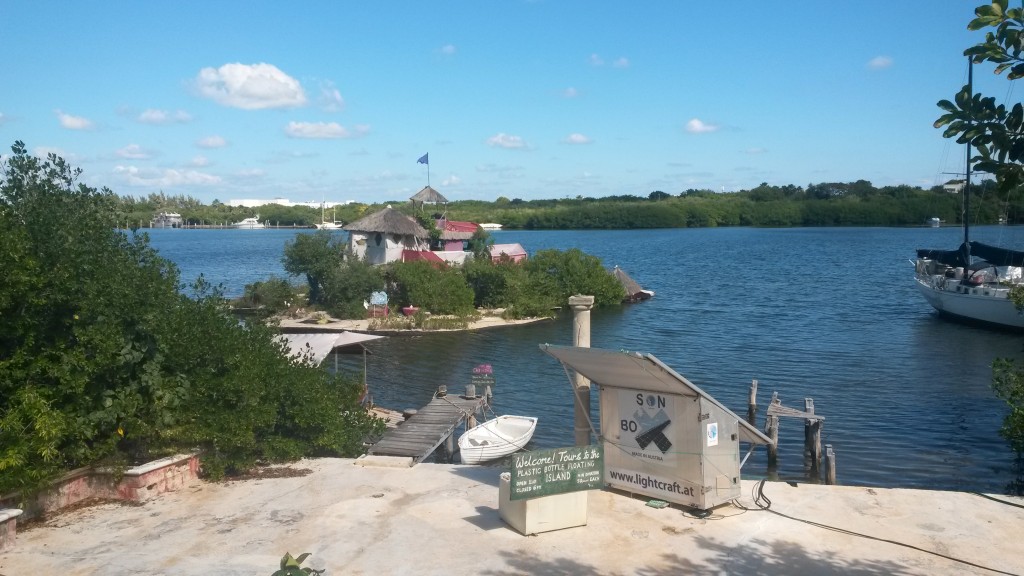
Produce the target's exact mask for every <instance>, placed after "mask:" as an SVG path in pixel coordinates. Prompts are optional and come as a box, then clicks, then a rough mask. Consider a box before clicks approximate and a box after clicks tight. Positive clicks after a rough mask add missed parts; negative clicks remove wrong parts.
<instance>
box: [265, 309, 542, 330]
mask: <svg viewBox="0 0 1024 576" xmlns="http://www.w3.org/2000/svg"><path fill="white" fill-rule="evenodd" d="M549 320H551V318H524V319H520V320H506V319H504V318H502V317H501V316H499V315H493V314H484V315H482V316H480V318H479V319H477V320H475V321H473V322H470V324H469V326H468V327H467V328H465V330H487V329H491V328H502V327H507V326H521V325H523V324H533V323H535V322H547V321H549ZM370 322H371V320H370V319H368V318H363V319H359V320H339V319H337V318H329V319H328V320H327V321H326V322H315V321H312V320H311V319H310V318H301V319H291V318H286V319H283V320H281V321H280V323H279V324H278V326H279V327H280V329H281V331H283V332H341V331H349V332H372V333H374V334H402V333H409V334H416V333H422V332H442V330H427V331H425V330H417V329H409V330H390V329H384V330H371V329H370Z"/></svg>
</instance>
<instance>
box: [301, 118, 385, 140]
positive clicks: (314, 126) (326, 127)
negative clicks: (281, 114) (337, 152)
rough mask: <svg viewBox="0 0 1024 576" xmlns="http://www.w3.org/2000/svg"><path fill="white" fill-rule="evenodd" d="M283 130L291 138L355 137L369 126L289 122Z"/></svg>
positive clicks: (362, 133)
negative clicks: (350, 126)
mask: <svg viewBox="0 0 1024 576" xmlns="http://www.w3.org/2000/svg"><path fill="white" fill-rule="evenodd" d="M284 131H285V134H288V135H289V136H291V137H292V138H321V139H328V138H356V137H359V136H363V135H364V134H366V133H367V132H369V127H368V126H356V127H355V128H354V129H353V130H349V129H347V128H345V127H344V126H342V125H341V124H338V123H337V122H289V123H288V126H286V127H285V129H284Z"/></svg>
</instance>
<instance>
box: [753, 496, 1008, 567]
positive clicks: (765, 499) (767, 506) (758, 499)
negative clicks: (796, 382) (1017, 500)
mask: <svg viewBox="0 0 1024 576" xmlns="http://www.w3.org/2000/svg"><path fill="white" fill-rule="evenodd" d="M764 483H765V480H763V479H762V480H759V481H758V482H757V484H755V485H754V489H753V496H754V504H756V505H757V507H758V508H760V509H761V510H764V511H765V512H771V513H772V514H775V515H777V516H782V517H783V518H787V519H789V520H794V521H796V522H803V523H804V524H808V525H811V526H815V527H817V528H822V529H824V530H831V531H833V532H839V533H840V534H847V535H849V536H857V537H860V538H866V539H868V540H874V541H876V542H885V543H887V544H895V545H896V546H903V547H904V548H910V549H911V550H917V551H918V552H924V553H925V554H931V555H932V556H938V557H939V558H945V559H946V560H952V561H953V562H959V563H961V564H966V565H968V566H972V567H974V568H981V569H982V570H988V571H990V572H995V573H997V574H1007V575H1008V576H1020V575H1019V574H1015V573H1013V572H1006V571H1004V570H999V569H996V568H989V567H988V566H982V565H981V564H975V563H974V562H970V561H967V560H963V559H961V558H956V557H953V556H947V555H946V554H942V553H940V552H935V551H932V550H927V549H925V548H920V547H918V546H914V545H913V544H906V543H904V542H897V541H896V540H889V539H887V538H879V537H877V536H871V535H868V534H861V533H860V532H854V531H852V530H846V529H845V528H837V527H835V526H829V525H828V524H821V523H820V522H813V521H811V520H804V519H802V518H796V517H793V516H789V515H788V514H783V513H782V512H779V511H777V510H771V509H770V508H771V505H772V501H771V500H769V499H768V497H767V496H765V495H764ZM982 496H984V495H983V494H982ZM762 502H765V503H766V504H762ZM999 502H1002V500H999ZM1006 504H1009V505H1011V506H1017V504H1013V503H1011V502H1006Z"/></svg>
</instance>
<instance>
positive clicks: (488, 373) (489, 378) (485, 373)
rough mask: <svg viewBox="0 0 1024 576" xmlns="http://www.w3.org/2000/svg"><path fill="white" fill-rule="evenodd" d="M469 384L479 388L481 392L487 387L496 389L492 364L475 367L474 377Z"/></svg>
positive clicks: (471, 377)
mask: <svg viewBox="0 0 1024 576" xmlns="http://www.w3.org/2000/svg"><path fill="white" fill-rule="evenodd" d="M469 383H470V384H472V385H474V386H477V387H478V388H480V389H481V390H483V389H484V388H486V387H487V386H491V387H492V388H493V387H494V383H495V382H494V367H492V366H491V365H490V364H478V365H476V366H474V367H473V375H472V376H470V379H469Z"/></svg>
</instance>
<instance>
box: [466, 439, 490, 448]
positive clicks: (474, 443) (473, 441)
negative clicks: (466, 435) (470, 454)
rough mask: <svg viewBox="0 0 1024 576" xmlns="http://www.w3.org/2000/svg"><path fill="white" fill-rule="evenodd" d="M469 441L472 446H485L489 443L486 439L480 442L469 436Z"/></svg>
mask: <svg viewBox="0 0 1024 576" xmlns="http://www.w3.org/2000/svg"><path fill="white" fill-rule="evenodd" d="M469 443H470V444H472V445H473V446H487V445H488V444H489V442H487V440H484V441H483V442H481V441H479V440H477V439H476V438H470V439H469Z"/></svg>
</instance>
